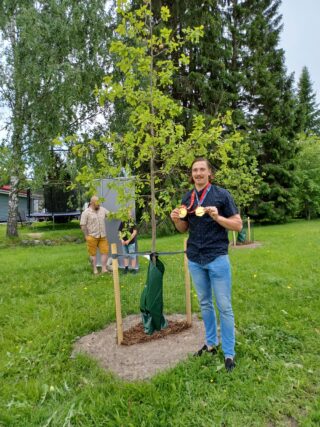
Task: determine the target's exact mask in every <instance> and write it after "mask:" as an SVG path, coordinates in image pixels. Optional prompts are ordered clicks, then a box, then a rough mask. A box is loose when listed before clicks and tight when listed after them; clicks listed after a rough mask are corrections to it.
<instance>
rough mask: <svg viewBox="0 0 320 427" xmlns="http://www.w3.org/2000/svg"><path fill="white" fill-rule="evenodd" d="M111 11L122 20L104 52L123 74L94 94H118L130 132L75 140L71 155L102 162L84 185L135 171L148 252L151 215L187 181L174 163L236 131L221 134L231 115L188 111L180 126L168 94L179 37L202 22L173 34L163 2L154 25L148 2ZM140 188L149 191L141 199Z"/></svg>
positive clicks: (162, 210)
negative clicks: (108, 52) (189, 121)
mask: <svg viewBox="0 0 320 427" xmlns="http://www.w3.org/2000/svg"><path fill="white" fill-rule="evenodd" d="M118 14H119V15H120V17H121V20H120V23H119V26H118V28H117V30H116V40H115V41H113V42H112V44H111V52H113V53H115V54H116V55H117V61H116V64H115V69H116V68H117V69H118V70H120V72H121V74H122V79H121V81H120V82H119V80H115V79H114V77H113V75H107V76H106V77H105V79H104V85H103V88H102V89H100V90H99V91H97V94H98V95H99V97H100V102H101V103H102V104H105V103H106V102H112V103H113V102H115V100H117V99H121V100H123V101H124V102H125V104H126V105H128V106H129V107H130V114H129V118H128V128H129V130H128V131H127V132H126V133H125V134H123V135H121V134H118V133H116V132H113V133H109V134H107V135H106V136H105V137H104V138H103V139H101V140H100V141H95V140H94V141H90V143H88V144H81V143H80V144H78V145H76V146H75V147H74V152H75V153H76V154H78V155H80V156H86V155H87V154H90V153H92V151H94V152H95V153H96V157H97V160H98V161H99V162H100V164H101V168H100V169H99V170H93V169H91V168H89V167H88V166H85V167H84V168H83V169H82V170H81V172H80V174H79V176H78V178H77V179H78V181H80V182H83V183H85V184H88V183H90V181H91V182H93V180H94V178H97V177H98V176H99V175H100V176H105V175H106V173H108V175H109V176H119V175H120V173H121V172H122V171H123V169H125V170H126V174H127V175H129V176H134V177H135V180H134V184H135V190H136V194H137V200H138V203H139V204H140V206H143V207H144V215H143V217H144V219H146V220H149V218H150V217H151V225H152V252H155V250H156V223H157V218H160V217H161V216H164V215H167V214H168V212H169V211H170V210H171V209H172V202H173V201H175V200H176V198H177V186H176V183H177V182H179V190H180V191H181V189H185V188H186V185H187V183H186V174H185V172H183V171H182V169H181V168H182V167H190V165H191V163H192V161H193V160H194V157H196V156H204V155H206V156H207V153H208V147H210V149H211V147H212V146H214V145H215V146H216V148H217V150H219V147H223V143H222V141H224V142H225V143H228V140H229V139H230V138H231V139H232V138H236V135H237V132H234V131H233V130H232V131H231V132H230V133H228V134H227V135H225V136H224V135H223V133H224V126H231V119H230V115H226V117H225V118H224V119H221V118H217V119H213V120H211V122H210V125H209V126H208V124H207V121H206V119H205V117H204V116H202V115H195V116H194V119H193V122H192V127H191V130H190V132H187V131H186V129H185V128H184V126H183V125H182V124H181V123H179V118H180V115H181V113H182V106H181V104H179V103H178V102H176V101H175V100H174V99H173V98H172V97H171V96H170V95H169V94H168V90H167V89H168V87H171V86H172V83H173V75H174V73H175V72H176V71H177V67H178V66H177V65H175V64H174V62H173V60H172V59H171V58H172V57H173V56H174V54H175V53H176V52H177V50H182V51H183V49H182V47H183V46H184V45H185V43H186V42H192V43H197V42H198V40H199V38H200V37H201V35H202V31H203V30H202V27H195V28H193V29H191V28H184V29H181V34H178V35H177V34H175V33H174V32H173V31H172V29H171V28H168V27H167V26H166V25H165V23H166V22H168V20H169V18H170V12H169V9H168V8H167V7H166V6H164V7H162V8H161V10H160V16H161V26H159V21H157V22H155V20H154V17H153V13H152V10H151V1H149V0H145V2H144V5H143V6H141V7H140V8H139V9H136V10H132V9H131V8H130V4H129V2H127V1H119V2H118ZM155 25H157V28H158V33H157V34H155ZM164 54H165V55H164ZM188 63H189V58H188V57H187V56H186V55H185V54H184V53H181V55H180V56H179V64H180V65H182V66H187V65H188ZM218 142H220V144H218ZM209 157H210V156H209ZM146 165H148V168H147V167H146ZM93 188H94V185H93ZM146 189H150V194H149V196H148V197H146V191H145V190H146ZM179 190H178V191H179Z"/></svg>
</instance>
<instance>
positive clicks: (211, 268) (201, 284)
mask: <svg viewBox="0 0 320 427" xmlns="http://www.w3.org/2000/svg"><path fill="white" fill-rule="evenodd" d="M188 264H189V271H190V273H191V276H192V279H193V282H194V284H195V287H196V291H197V294H198V300H199V304H200V308H201V313H202V318H203V322H204V327H205V331H206V344H207V345H209V346H212V345H218V344H219V338H218V333H217V317H216V313H215V309H214V305H213V301H212V291H213V294H214V297H215V300H216V303H217V307H218V310H219V315H220V332H221V341H222V351H223V353H224V356H225V357H233V356H234V355H235V352H234V346H235V333H234V316H233V311H232V305H231V268H230V261H229V256H228V255H222V256H219V257H218V258H216V259H215V260H214V261H212V262H210V263H209V264H205V265H201V264H198V263H196V262H193V261H190V260H189V261H188Z"/></svg>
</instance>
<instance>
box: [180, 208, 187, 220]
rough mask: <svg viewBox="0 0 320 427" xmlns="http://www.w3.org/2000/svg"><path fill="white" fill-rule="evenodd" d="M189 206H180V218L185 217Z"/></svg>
mask: <svg viewBox="0 0 320 427" xmlns="http://www.w3.org/2000/svg"><path fill="white" fill-rule="evenodd" d="M187 213H188V211H187V208H186V207H185V206H180V208H179V218H185V217H186V216H187Z"/></svg>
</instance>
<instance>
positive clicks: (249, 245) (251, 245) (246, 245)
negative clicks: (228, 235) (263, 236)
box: [230, 242, 262, 249]
mask: <svg viewBox="0 0 320 427" xmlns="http://www.w3.org/2000/svg"><path fill="white" fill-rule="evenodd" d="M260 246H262V243H261V242H253V243H243V244H241V243H237V245H236V246H233V244H232V243H231V244H230V248H231V249H242V248H243V249H244V248H248V249H249V248H259V247H260Z"/></svg>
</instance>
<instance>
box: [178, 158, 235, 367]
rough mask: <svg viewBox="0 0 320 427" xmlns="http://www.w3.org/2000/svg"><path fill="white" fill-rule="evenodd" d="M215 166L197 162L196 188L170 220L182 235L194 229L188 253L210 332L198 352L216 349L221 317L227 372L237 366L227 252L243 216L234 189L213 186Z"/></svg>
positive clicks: (193, 173) (194, 165)
mask: <svg viewBox="0 0 320 427" xmlns="http://www.w3.org/2000/svg"><path fill="white" fill-rule="evenodd" d="M211 179H212V168H211V165H210V163H209V161H208V160H207V159H205V158H198V159H196V160H194V162H193V163H192V166H191V177H190V181H191V182H192V183H193V184H194V189H193V190H191V191H189V192H188V193H187V194H186V195H185V196H184V197H183V199H182V205H181V206H180V208H176V209H174V210H173V211H172V212H171V215H170V217H171V219H172V221H173V223H174V225H175V227H176V229H177V230H178V231H180V232H181V233H183V232H185V231H187V230H189V239H188V244H187V257H188V265H189V270H190V273H191V276H192V279H193V282H194V284H195V287H196V291H197V295H198V300H199V304H200V307H201V313H202V318H203V322H204V327H205V333H206V342H205V344H204V345H203V347H202V348H201V349H200V350H199V351H198V352H197V353H196V354H195V355H196V356H201V355H202V354H203V353H205V352H208V353H211V354H212V355H214V354H216V353H217V347H218V345H219V338H218V334H217V320H216V313H215V309H214V305H213V301H212V293H213V294H214V297H215V300H216V303H217V307H218V311H219V315H220V326H221V328H220V330H221V343H222V351H223V353H224V357H225V367H226V369H227V371H228V372H230V371H232V369H233V368H234V367H235V362H234V357H235V331H234V316H233V311H232V305H231V268H230V261H229V256H228V246H229V240H228V230H232V231H241V229H242V220H241V217H240V215H239V212H238V209H237V207H236V205H235V203H234V201H233V199H232V197H231V195H230V193H229V192H228V191H227V190H225V189H223V188H221V187H218V186H216V185H213V184H211Z"/></svg>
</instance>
